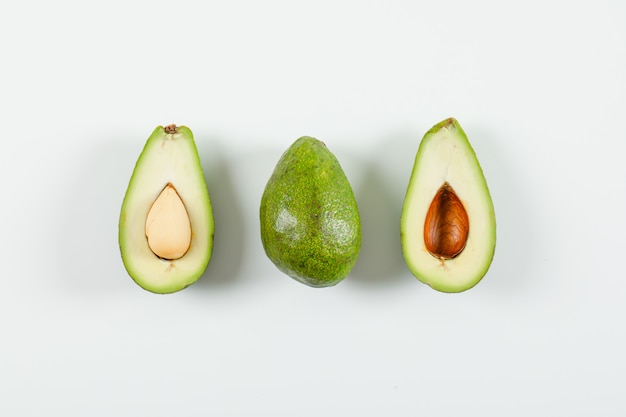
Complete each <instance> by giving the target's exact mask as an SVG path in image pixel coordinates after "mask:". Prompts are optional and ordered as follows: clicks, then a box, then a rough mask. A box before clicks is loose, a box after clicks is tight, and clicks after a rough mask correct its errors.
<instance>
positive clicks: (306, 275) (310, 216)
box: [260, 136, 361, 287]
mask: <svg viewBox="0 0 626 417" xmlns="http://www.w3.org/2000/svg"><path fill="white" fill-rule="evenodd" d="M260 219H261V240H262V242H263V247H264V249H265V253H266V254H267V256H268V258H269V259H270V260H271V261H272V262H273V263H274V264H275V265H276V266H277V267H278V269H280V270H281V271H283V272H284V273H286V274H287V275H289V276H290V277H292V278H294V279H295V280H297V281H299V282H301V283H303V284H306V285H308V286H311V287H329V286H333V285H335V284H337V283H339V282H340V281H341V280H343V279H344V278H345V277H346V276H347V275H348V274H349V273H350V270H351V269H352V267H353V266H354V264H355V262H356V260H357V257H358V254H359V250H360V247H361V223H360V217H359V211H358V208H357V204H356V199H355V198H354V193H353V191H352V187H351V186H350V183H349V182H348V179H347V178H346V176H345V174H344V172H343V169H342V168H341V166H340V165H339V162H338V161H337V158H335V156H334V155H333V154H332V153H331V152H330V151H329V150H328V148H327V147H326V145H325V144H324V143H323V142H321V141H319V140H317V139H315V138H312V137H308V136H304V137H301V138H300V139H298V140H296V141H295V142H294V143H293V145H291V147H290V148H289V149H287V151H286V152H285V153H284V154H283V155H282V157H281V158H280V160H279V161H278V163H277V164H276V168H275V169H274V172H273V173H272V175H271V177H270V179H269V180H268V182H267V185H266V187H265V191H264V193H263V197H262V199H261V207H260Z"/></svg>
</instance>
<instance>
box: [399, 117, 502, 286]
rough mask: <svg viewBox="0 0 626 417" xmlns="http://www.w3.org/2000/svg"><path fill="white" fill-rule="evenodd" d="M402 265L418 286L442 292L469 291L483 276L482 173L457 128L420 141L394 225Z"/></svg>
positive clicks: (488, 241)
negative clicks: (422, 283)
mask: <svg viewBox="0 0 626 417" xmlns="http://www.w3.org/2000/svg"><path fill="white" fill-rule="evenodd" d="M400 234H401V239H402V252H403V255H404V259H405V261H406V263H407V265H408V267H409V269H410V270H411V272H412V273H413V275H415V276H416V277H417V278H418V279H419V280H420V281H422V282H424V283H425V284H428V285H430V286H431V287H432V288H434V289H436V290H438V291H442V292H461V291H465V290H468V289H470V288H472V287H473V286H474V285H476V284H477V283H478V282H479V281H480V280H481V279H482V278H483V276H484V275H485V274H486V273H487V270H488V269H489V266H490V265H491V261H492V259H493V256H494V252H495V246H496V219H495V213H494V208H493V203H492V201H491V195H490V194H489V189H488V187H487V182H486V180H485V177H484V175H483V171H482V169H481V167H480V164H479V163H478V159H477V158H476V154H475V153H474V150H473V149H472V147H471V145H470V143H469V141H468V139H467V136H466V135H465V132H464V131H463V129H461V126H460V125H459V123H458V122H457V121H456V120H455V119H453V118H449V119H446V120H444V121H442V122H441V123H438V124H436V125H435V126H433V128H432V129H430V130H429V131H428V132H426V134H425V135H424V138H423V139H422V142H421V143H420V146H419V149H418V151H417V156H416V157H415V164H414V166H413V172H412V174H411V179H410V181H409V185H408V188H407V192H406V196H405V199H404V205H403V208H402V217H401V221H400Z"/></svg>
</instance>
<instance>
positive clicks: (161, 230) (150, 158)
mask: <svg viewBox="0 0 626 417" xmlns="http://www.w3.org/2000/svg"><path fill="white" fill-rule="evenodd" d="M213 231H214V225H213V211H212V207H211V200H210V198H209V192H208V190H207V187H206V183H205V181H204V175H203V173H202V166H201V164H200V158H199V157H198V151H197V148H196V144H195V142H194V139H193V134H192V133H191V130H189V128H187V127H184V126H180V127H176V126H175V125H170V126H166V127H162V126H159V127H157V128H156V129H155V130H154V132H153V133H152V135H151V136H150V138H149V139H148V141H147V142H146V144H145V146H144V149H143V151H142V153H141V155H140V156H139V159H138V160H137V163H136V165H135V169H134V171H133V174H132V177H131V179H130V182H129V184H128V189H127V191H126V195H125V197H124V201H123V203H122V209H121V213H120V220H119V236H118V237H119V246H120V251H121V255H122V260H123V262H124V266H125V268H126V270H127V271H128V274H129V275H130V276H131V277H132V279H133V280H134V281H135V282H136V283H137V284H139V285H140V286H141V287H142V288H144V289H146V290H148V291H151V292H154V293H158V294H167V293H172V292H176V291H180V290H182V289H183V288H185V287H187V286H188V285H191V284H193V283H194V282H196V280H198V278H199V277H200V276H201V275H202V274H203V272H204V271H205V269H206V268H207V266H208V264H209V261H210V259H211V252H212V249H213Z"/></svg>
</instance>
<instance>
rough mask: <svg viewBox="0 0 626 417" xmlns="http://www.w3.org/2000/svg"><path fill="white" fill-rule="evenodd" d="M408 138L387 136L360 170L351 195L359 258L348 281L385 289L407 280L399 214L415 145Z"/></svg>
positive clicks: (415, 143) (404, 135)
mask: <svg viewBox="0 0 626 417" xmlns="http://www.w3.org/2000/svg"><path fill="white" fill-rule="evenodd" d="M412 136H413V135H410V134H405V133H399V134H396V135H393V136H390V137H388V138H387V140H385V141H384V142H382V143H381V146H380V151H379V152H376V157H375V159H374V160H371V161H369V162H370V163H369V164H368V166H367V167H362V168H361V169H363V170H364V172H365V173H364V175H363V177H362V178H361V180H360V186H359V187H357V188H356V189H355V190H354V192H355V195H356V199H357V203H358V205H359V212H360V215H361V231H362V236H363V237H362V243H361V252H360V254H359V258H358V260H357V263H356V265H355V267H354V269H353V270H352V273H351V275H350V277H348V279H349V280H350V281H351V282H355V283H361V284H369V285H376V286H382V285H385V286H389V285H391V284H401V283H402V282H406V281H407V277H411V274H410V272H409V271H408V269H407V267H406V264H405V262H404V258H403V256H402V245H401V241H400V215H401V213H402V204H403V201H404V193H405V190H406V185H407V184H408V180H409V177H410V175H411V169H412V161H413V157H414V152H415V151H417V144H418V143H419V142H418V140H413V137H412ZM411 147H412V148H411ZM413 148H414V149H413ZM409 149H410V151H409ZM411 154H413V155H411Z"/></svg>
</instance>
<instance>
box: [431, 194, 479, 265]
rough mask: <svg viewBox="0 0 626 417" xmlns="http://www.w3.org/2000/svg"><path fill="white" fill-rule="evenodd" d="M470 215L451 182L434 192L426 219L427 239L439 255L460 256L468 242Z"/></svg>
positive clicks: (450, 257) (441, 257)
mask: <svg viewBox="0 0 626 417" xmlns="http://www.w3.org/2000/svg"><path fill="white" fill-rule="evenodd" d="M468 234H469V218H468V216H467V212H466V211H465V207H463V203H461V200H459V197H458V196H457V195H456V193H455V192H454V189H453V188H452V186H450V184H448V182H445V183H444V184H443V185H442V186H441V187H440V188H439V190H438V191H437V194H435V197H434V198H433V201H432V203H430V207H429V209H428V212H427V213H426V220H425V221H424V243H425V244H426V249H427V250H428V252H429V253H430V254H431V255H432V256H434V257H435V258H437V259H440V260H442V261H443V260H446V259H452V258H454V257H456V256H458V255H459V254H460V253H461V252H462V251H463V249H464V248H465V244H466V243H467V236H468Z"/></svg>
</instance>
